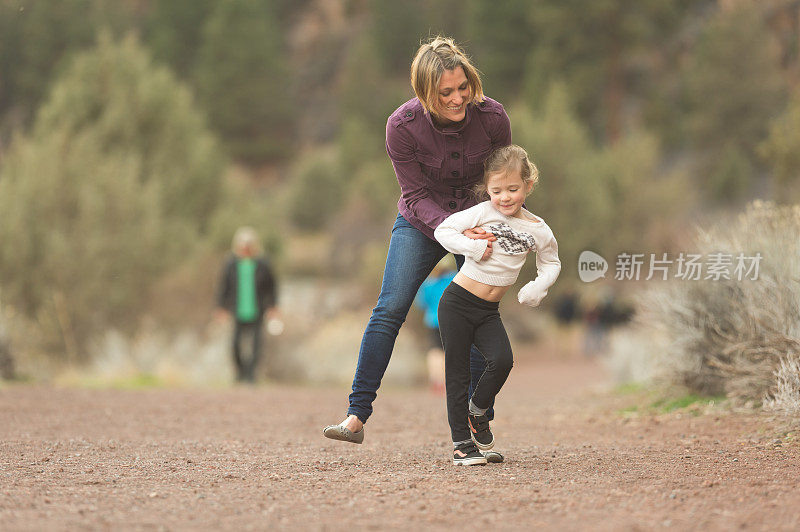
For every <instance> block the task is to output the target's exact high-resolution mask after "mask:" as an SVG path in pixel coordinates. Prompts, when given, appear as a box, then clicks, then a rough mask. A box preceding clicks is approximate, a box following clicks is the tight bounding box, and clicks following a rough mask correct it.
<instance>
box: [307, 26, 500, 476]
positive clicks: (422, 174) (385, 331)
mask: <svg viewBox="0 0 800 532" xmlns="http://www.w3.org/2000/svg"><path fill="white" fill-rule="evenodd" d="M411 86H412V87H413V89H414V93H415V94H416V96H415V97H414V98H412V99H411V100H409V101H407V102H406V103H404V104H402V105H401V106H400V107H399V108H397V110H395V111H394V112H393V113H392V114H391V116H389V119H388V121H387V123H386V151H387V153H388V155H389V159H391V161H392V166H393V167H394V171H395V175H396V177H397V181H398V183H399V184H400V192H401V196H400V200H399V201H398V209H399V211H400V212H399V214H398V215H397V219H396V221H395V223H394V226H393V227H392V231H391V239H390V243H389V251H388V254H387V257H386V266H385V269H384V273H383V281H382V285H381V291H380V295H379V296H378V302H377V305H376V306H375V308H374V309H373V311H372V316H371V317H370V320H369V323H368V324H367V328H366V330H365V331H364V336H363V339H362V342H361V349H360V352H359V355H358V365H357V367H356V374H355V377H354V378H353V387H352V390H353V391H352V393H351V394H350V398H349V399H350V401H349V402H350V406H349V408H348V409H347V416H346V417H345V419H344V420H343V421H342V422H341V423H339V424H338V425H330V426H328V427H325V429H324V430H323V434H324V435H325V436H326V437H328V438H332V439H335V440H342V441H347V442H351V443H361V442H363V440H364V423H366V422H367V419H369V416H370V415H371V414H372V402H373V401H374V400H375V397H376V396H377V391H378V388H379V387H380V385H381V379H382V378H383V375H384V373H385V372H386V368H387V366H388V364H389V359H390V357H391V356H392V350H393V349H394V343H395V339H396V338H397V334H398V332H399V330H400V327H401V326H402V324H403V322H404V321H405V319H406V316H407V314H408V311H409V309H410V308H411V304H412V302H413V301H414V297H415V295H416V293H417V290H418V289H419V287H420V285H421V284H422V282H423V281H424V280H425V278H426V277H427V276H428V275H429V274H430V273H431V271H432V270H433V267H434V266H435V265H436V264H437V263H438V262H439V261H440V260H441V259H442V258H443V257H444V256H445V255H446V254H447V253H448V252H447V250H445V249H444V248H443V247H442V246H441V244H439V243H438V242H437V241H436V240H435V239H434V237H433V231H434V229H436V227H437V226H438V225H439V224H440V223H441V222H442V220H444V219H445V218H447V217H448V216H450V215H451V214H453V213H454V212H458V211H462V210H464V209H467V208H469V207H472V206H473V205H475V204H477V203H478V200H477V198H476V197H475V195H474V194H471V193H470V192H471V189H472V187H473V186H474V185H475V184H477V183H478V182H479V181H480V180H481V178H482V176H483V162H484V161H485V160H486V158H487V157H488V156H489V154H490V153H491V152H492V151H494V150H495V149H497V148H500V147H502V146H507V145H509V144H511V123H510V121H509V118H508V115H507V114H506V112H505V109H503V106H502V105H501V104H500V103H499V102H497V101H495V100H492V99H491V98H488V97H486V96H484V94H483V85H482V83H481V78H480V74H479V73H478V70H477V69H476V68H475V67H474V66H473V65H472V63H471V62H470V59H469V58H468V57H467V55H466V54H465V53H464V52H463V51H462V50H461V48H460V47H459V46H458V45H457V44H456V43H455V42H454V41H453V40H452V39H449V38H446V37H441V36H437V37H435V38H433V39H431V40H430V41H429V42H426V43H425V44H423V45H422V46H420V47H419V49H418V50H417V53H416V56H415V57H414V60H413V62H412V64H411ZM465 235H467V236H468V237H470V238H473V239H487V240H489V242H491V241H493V240H495V237H494V235H492V234H491V233H487V232H485V231H483V230H482V229H479V228H474V229H470V230H467V231H465ZM463 263H464V257H463V256H460V255H456V265H457V267H458V268H460V267H461V265H462V264H463ZM485 369H486V359H485V358H484V357H483V355H482V354H481V353H480V352H479V351H478V350H477V349H476V348H475V347H474V346H473V348H472V352H471V375H472V386H471V387H470V394H471V393H472V389H474V385H475V384H477V382H478V380H479V379H480V377H481V375H483V372H484V370H485ZM490 406H491V405H490ZM487 415H488V416H489V418H490V419H491V418H493V417H494V411H493V409H492V408H490V409H489V411H488V412H487ZM419 429H420V430H423V429H424V428H423V427H419ZM498 457H499V458H498ZM498 457H495V458H497V459H496V460H494V459H493V461H501V460H502V457H501V456H499V454H498Z"/></svg>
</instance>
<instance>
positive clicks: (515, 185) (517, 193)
mask: <svg viewBox="0 0 800 532" xmlns="http://www.w3.org/2000/svg"><path fill="white" fill-rule="evenodd" d="M532 188H533V182H529V183H525V182H524V181H523V180H522V176H521V175H520V173H519V170H517V169H509V170H508V171H505V172H496V173H494V174H489V176H488V178H487V179H486V192H487V193H488V194H489V200H490V201H491V202H492V206H494V208H495V209H497V211H499V212H500V213H501V214H504V215H506V216H515V217H517V218H522V214H521V209H522V204H523V203H525V198H526V197H527V195H528V194H529V193H530V191H531V189H532Z"/></svg>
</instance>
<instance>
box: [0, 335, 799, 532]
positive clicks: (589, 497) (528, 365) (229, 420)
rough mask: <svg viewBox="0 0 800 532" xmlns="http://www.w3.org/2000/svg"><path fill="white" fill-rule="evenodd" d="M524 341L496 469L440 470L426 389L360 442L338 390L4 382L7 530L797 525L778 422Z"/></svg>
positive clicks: (444, 448) (787, 442)
mask: <svg viewBox="0 0 800 532" xmlns="http://www.w3.org/2000/svg"><path fill="white" fill-rule="evenodd" d="M518 351H519V350H518ZM521 351H522V353H521V355H518V356H517V364H516V366H515V368H514V370H513V371H512V373H511V377H510V379H509V382H508V384H507V385H506V388H505V389H504V390H503V392H502V395H501V396H500V397H499V398H498V405H497V406H498V415H497V419H496V420H495V422H494V424H493V431H494V433H495V437H496V440H497V442H498V443H497V446H496V449H497V450H500V451H502V452H503V453H504V454H505V455H506V458H507V460H506V463H504V464H490V465H487V466H479V467H455V466H453V465H451V464H450V457H451V444H450V443H449V442H448V435H449V432H448V429H447V424H446V415H445V406H444V399H443V398H442V397H440V396H437V395H434V394H431V393H429V392H428V391H427V390H425V389H421V388H419V389H408V388H402V389H401V388H395V389H382V390H381V392H380V394H379V396H378V400H377V401H376V403H375V414H374V415H373V417H372V418H371V419H370V422H369V423H368V424H367V427H366V439H365V442H364V444H363V445H352V444H346V443H342V442H334V441H331V440H327V439H325V438H324V437H322V435H321V429H322V427H323V426H324V425H326V424H329V423H333V422H338V421H339V420H340V419H341V418H342V417H343V412H344V410H345V408H346V398H347V393H348V390H346V389H344V388H335V389H334V388H314V387H304V386H288V385H276V384H263V385H260V386H256V387H251V388H248V387H241V388H231V389H221V390H163V389H155V390H138V391H120V390H83V389H59V388H52V387H42V386H29V385H13V386H7V387H5V388H4V389H2V390H0V440H1V441H0V529H2V530H42V529H56V530H58V529H63V530H83V529H101V530H103V529H120V528H122V529H134V530H140V529H144V530H150V529H157V530H162V529H165V530H183V529H223V528H224V529H229V530H235V529H266V528H280V529H326V530H349V529H357V530H360V529H399V528H407V527H412V528H418V527H425V528H426V529H429V528H433V529H460V528H466V527H469V526H473V527H474V526H478V527H486V526H489V527H492V528H497V529H523V528H524V529H529V528H531V527H534V526H535V527H543V528H548V529H559V530H561V529H573V530H577V529H580V530H586V529H594V530H642V529H645V530H650V529H675V530H707V529H711V530H715V529H726V530H730V529H734V528H737V529H738V528H742V529H752V530H781V529H782V530H797V529H800V490H798V479H800V460H798V458H800V445H798V444H797V443H796V441H794V440H792V438H787V437H783V434H784V432H782V428H781V425H780V423H778V422H777V421H774V420H770V419H769V418H767V417H765V416H764V415H763V414H761V415H758V414H753V413H750V414H742V413H732V412H730V411H723V410H719V409H709V410H707V411H704V412H701V413H697V415H694V414H692V413H691V412H687V411H685V410H684V411H681V412H673V413H669V414H655V413H651V414H645V415H637V416H626V415H623V414H622V413H620V410H621V409H622V408H624V407H625V406H628V405H630V404H631V401H634V400H635V398H634V396H620V395H618V394H617V395H615V394H612V393H609V392H608V391H607V389H608V386H607V385H606V384H605V383H606V378H605V374H604V371H603V369H602V367H601V366H600V365H599V364H597V363H594V362H591V361H585V360H583V359H579V358H571V359H560V360H557V359H555V358H553V357H540V356H537V355H536V354H535V353H534V352H533V351H532V350H528V351H526V350H521Z"/></svg>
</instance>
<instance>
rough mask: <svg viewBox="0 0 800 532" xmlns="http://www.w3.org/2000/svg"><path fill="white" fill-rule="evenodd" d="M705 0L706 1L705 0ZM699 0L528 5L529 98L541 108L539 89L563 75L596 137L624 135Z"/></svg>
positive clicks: (556, 0) (554, 0)
mask: <svg viewBox="0 0 800 532" xmlns="http://www.w3.org/2000/svg"><path fill="white" fill-rule="evenodd" d="M703 1H707V0H703ZM699 3H701V0H676V1H672V2H665V1H663V0H622V1H620V0H596V1H593V2H581V1H579V0H567V1H564V0H536V1H535V2H531V3H528V5H529V8H528V10H527V12H526V15H527V17H526V20H527V21H528V31H529V32H530V33H531V35H533V36H534V39H535V42H534V43H533V45H534V47H533V50H532V51H531V53H530V55H529V56H528V61H527V66H526V68H525V89H524V91H525V98H526V101H528V102H530V103H531V104H532V105H538V104H539V102H540V99H541V94H542V92H543V91H544V90H545V89H546V88H547V87H548V86H549V84H550V83H552V82H553V81H554V80H556V79H558V80H562V81H564V82H565V83H566V85H567V87H568V88H569V91H570V98H571V99H572V100H573V101H574V102H575V104H576V110H577V112H578V116H579V117H580V118H581V119H582V120H583V121H585V122H586V123H587V124H588V125H589V126H590V127H591V130H592V132H593V136H594V137H595V138H598V139H606V140H611V141H614V140H616V139H618V138H619V137H620V136H621V135H622V133H623V126H624V125H625V124H624V123H623V122H624V120H623V114H624V113H623V110H624V104H625V103H626V101H628V100H629V99H630V97H631V96H632V95H633V93H638V94H642V93H646V92H647V91H648V90H652V88H651V87H643V86H639V80H641V79H645V78H649V77H650V76H652V75H653V71H654V70H655V66H654V64H655V60H654V58H655V57H657V56H659V55H660V54H662V53H663V50H661V48H662V47H663V45H664V40H665V39H666V38H667V37H669V36H670V35H672V34H673V33H675V32H676V31H677V29H678V28H679V24H680V23H681V22H682V21H683V20H684V19H685V17H686V15H687V13H688V12H690V9H691V8H692V7H693V6H694V5H696V4H699Z"/></svg>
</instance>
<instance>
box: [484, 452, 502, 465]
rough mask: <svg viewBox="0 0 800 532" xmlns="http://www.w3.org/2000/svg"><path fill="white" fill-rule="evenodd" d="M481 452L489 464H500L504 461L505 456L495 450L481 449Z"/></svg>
mask: <svg viewBox="0 0 800 532" xmlns="http://www.w3.org/2000/svg"><path fill="white" fill-rule="evenodd" d="M481 454H482V455H483V456H484V458H486V461H487V462H488V463H490V464H502V463H503V462H504V461H505V458H504V457H503V455H502V454H500V453H498V452H497V451H481Z"/></svg>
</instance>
